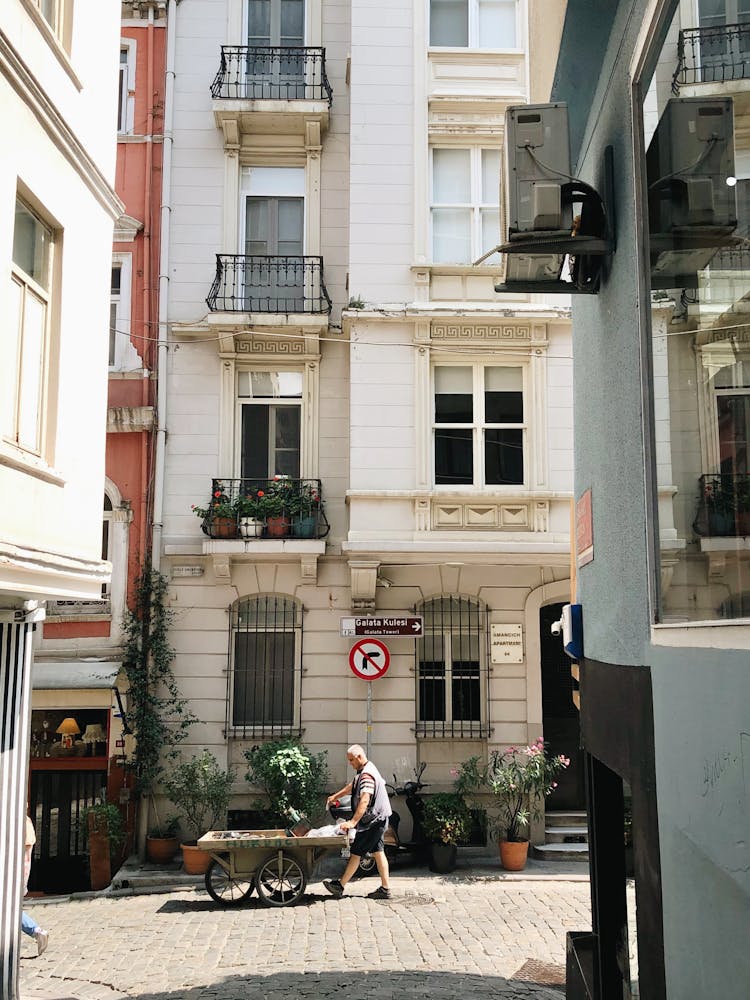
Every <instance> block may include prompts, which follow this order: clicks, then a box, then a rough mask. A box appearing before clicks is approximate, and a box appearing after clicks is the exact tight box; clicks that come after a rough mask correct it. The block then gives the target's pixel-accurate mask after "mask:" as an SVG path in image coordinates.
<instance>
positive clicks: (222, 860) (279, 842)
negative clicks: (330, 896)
mask: <svg viewBox="0 0 750 1000" xmlns="http://www.w3.org/2000/svg"><path fill="white" fill-rule="evenodd" d="M346 846H347V840H346V837H341V836H336V837H294V836H289V834H288V833H287V831H286V830H212V831H211V832H210V833H207V834H206V835H205V836H203V837H201V838H200V840H199V841H198V847H200V848H201V849H202V850H204V851H208V853H209V854H210V855H211V863H210V864H209V866H208V871H207V872H206V890H207V892H208V894H209V896H211V897H212V898H213V899H215V900H216V902H217V903H223V904H224V905H225V906H238V905H239V904H240V903H242V902H244V901H245V900H246V899H248V898H249V897H250V896H251V895H252V893H253V890H254V889H257V890H258V897H259V899H260V901H261V902H262V903H264V904H265V905H266V906H291V905H292V903H296V902H297V900H298V899H300V898H301V896H302V895H303V893H304V891H305V888H306V887H307V880H308V878H309V877H310V876H311V875H312V873H313V870H314V868H315V866H316V864H317V863H318V861H320V859H321V858H322V857H323V855H325V854H328V853H329V852H330V851H335V850H341V848H343V847H346Z"/></svg>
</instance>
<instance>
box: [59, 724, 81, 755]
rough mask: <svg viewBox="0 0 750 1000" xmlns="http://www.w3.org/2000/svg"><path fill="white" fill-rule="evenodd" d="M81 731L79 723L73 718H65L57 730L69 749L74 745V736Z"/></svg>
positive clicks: (61, 741) (61, 740) (64, 745)
mask: <svg viewBox="0 0 750 1000" xmlns="http://www.w3.org/2000/svg"><path fill="white" fill-rule="evenodd" d="M80 731H81V729H80V727H79V725H78V723H77V722H76V720H75V719H73V718H67V719H63V720H62V722H61V723H60V725H59V726H58V727H57V729H56V730H55V732H56V733H59V734H60V743H61V745H62V746H63V747H64V748H65V749H67V750H70V748H71V747H72V746H73V737H74V736H78V734H79V733H80Z"/></svg>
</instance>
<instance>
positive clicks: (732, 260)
mask: <svg viewBox="0 0 750 1000" xmlns="http://www.w3.org/2000/svg"><path fill="white" fill-rule="evenodd" d="M709 267H710V269H711V270H712V271H747V272H750V248H748V249H744V248H743V247H727V248H725V249H723V250H719V252H718V253H716V254H714V256H713V257H712V258H711V260H710V261H709Z"/></svg>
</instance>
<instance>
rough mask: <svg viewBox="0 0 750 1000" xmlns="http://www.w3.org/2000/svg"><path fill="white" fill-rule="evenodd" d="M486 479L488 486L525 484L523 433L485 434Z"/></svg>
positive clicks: (493, 432)
mask: <svg viewBox="0 0 750 1000" xmlns="http://www.w3.org/2000/svg"><path fill="white" fill-rule="evenodd" d="M484 479H485V484H486V485H487V486H503V485H507V486H520V485H521V484H522V483H523V431H514V430H486V431H485V432H484Z"/></svg>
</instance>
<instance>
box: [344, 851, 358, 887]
mask: <svg viewBox="0 0 750 1000" xmlns="http://www.w3.org/2000/svg"><path fill="white" fill-rule="evenodd" d="M361 860H362V858H361V857H360V856H359V855H358V854H350V855H349V860H348V862H347V864H346V868H345V869H344V874H343V875H342V876H341V878H340V879H339V882H340V883H341V885H342V886H343V885H346V883H347V882H350V881H351V880H352V878H353V877H354V873H355V872H356V870H357V869H358V868H359V863H360V861H361Z"/></svg>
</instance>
